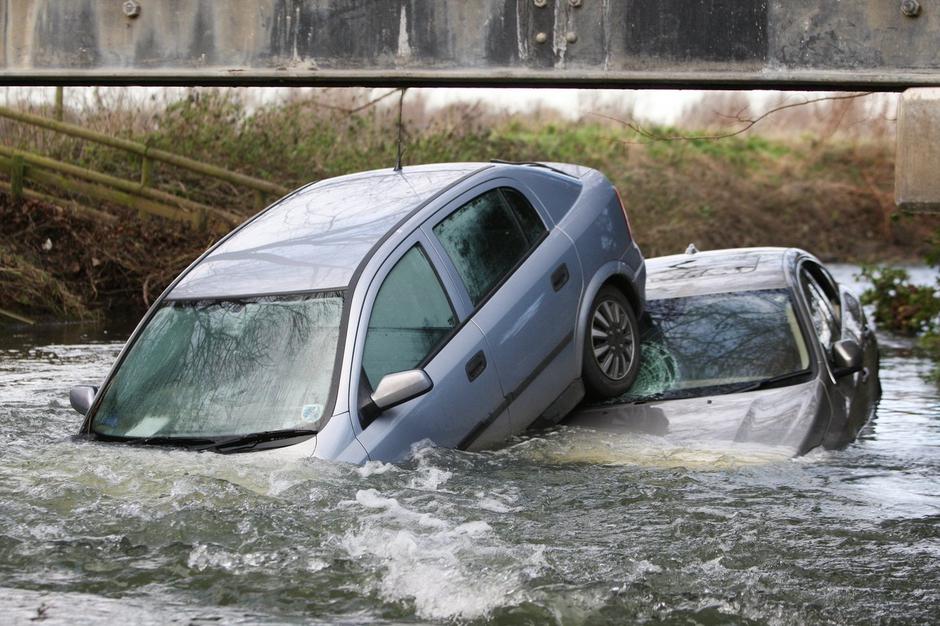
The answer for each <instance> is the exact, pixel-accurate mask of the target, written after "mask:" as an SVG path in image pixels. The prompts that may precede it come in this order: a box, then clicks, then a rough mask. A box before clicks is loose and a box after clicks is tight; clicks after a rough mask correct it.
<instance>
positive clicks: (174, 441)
mask: <svg viewBox="0 0 940 626" xmlns="http://www.w3.org/2000/svg"><path fill="white" fill-rule="evenodd" d="M123 440H124V441H127V443H130V444H133V445H140V446H176V447H179V448H193V449H195V450H205V449H206V448H211V447H212V446H213V445H215V443H216V441H215V440H214V439H208V438H206V437H165V436H159V435H157V436H153V437H140V438H130V439H123Z"/></svg>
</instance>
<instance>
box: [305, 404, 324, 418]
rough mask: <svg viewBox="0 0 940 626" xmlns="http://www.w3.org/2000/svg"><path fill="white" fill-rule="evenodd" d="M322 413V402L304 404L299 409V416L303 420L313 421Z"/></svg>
mask: <svg viewBox="0 0 940 626" xmlns="http://www.w3.org/2000/svg"><path fill="white" fill-rule="evenodd" d="M322 415H323V405H322V404H305V405H304V408H302V409H301V410H300V417H301V418H303V420H304V421H305V422H315V421H317V420H318V419H320V417H321V416H322Z"/></svg>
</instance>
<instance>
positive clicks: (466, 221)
mask: <svg viewBox="0 0 940 626" xmlns="http://www.w3.org/2000/svg"><path fill="white" fill-rule="evenodd" d="M546 232H547V231H546V228H545V224H543V223H542V220H541V218H540V217H539V216H538V213H536V212H535V209H534V208H533V207H532V205H531V204H529V201H528V200H526V199H525V196H523V195H522V194H521V193H519V192H518V191H516V190H515V189H509V188H500V189H493V190H491V191H487V192H486V193H484V194H482V195H480V196H478V197H476V198H474V199H473V200H471V201H470V202H468V203H467V204H465V205H463V206H462V207H460V208H459V209H457V210H456V211H454V212H453V213H451V214H450V215H449V216H448V217H447V218H445V219H444V220H443V221H442V222H441V223H440V224H438V225H437V226H435V227H434V234H435V235H437V238H438V239H439V240H440V242H441V245H442V246H443V247H444V250H445V251H446V252H447V255H448V256H449V257H450V259H451V261H453V263H454V266H455V267H456V268H457V272H458V273H459V274H460V278H461V279H462V280H463V283H464V285H465V286H466V288H467V292H468V293H469V294H470V301H471V302H472V303H473V305H474V306H477V305H478V304H479V303H480V302H482V301H483V300H484V299H485V298H486V297H487V296H488V295H489V294H490V292H491V291H492V290H493V289H494V288H495V287H496V286H497V285H498V284H499V283H500V281H502V280H503V278H505V277H506V276H507V275H508V274H509V273H510V272H511V271H512V270H513V268H515V266H516V265H517V264H518V263H519V262H520V261H521V260H522V259H523V258H524V257H525V256H526V254H528V252H529V250H530V249H532V248H533V247H534V246H535V245H537V244H538V242H539V241H541V238H542V237H543V236H544V235H545V233H546Z"/></svg>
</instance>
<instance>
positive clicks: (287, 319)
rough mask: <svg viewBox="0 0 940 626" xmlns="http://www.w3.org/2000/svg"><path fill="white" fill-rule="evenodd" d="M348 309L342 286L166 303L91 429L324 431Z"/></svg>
mask: <svg viewBox="0 0 940 626" xmlns="http://www.w3.org/2000/svg"><path fill="white" fill-rule="evenodd" d="M342 310H343V293H342V292H336V291H334V292H329V293H316V294H304V295H294V296H286V297H285V296H277V297H273V296H272V297H259V298H249V299H235V300H211V301H196V302H193V301H189V302H181V301H177V302H167V303H166V304H164V305H163V306H162V307H161V308H160V309H159V310H158V311H157V312H156V313H155V314H154V316H153V318H152V319H151V320H150V322H149V323H148V324H147V326H146V327H145V328H144V330H143V331H142V332H141V334H140V336H139V337H138V339H137V341H136V342H135V343H134V345H133V347H132V348H131V349H130V351H129V352H128V354H127V357H126V358H125V359H124V361H123V362H122V363H121V365H120V367H119V368H118V370H117V372H116V373H115V375H114V378H113V379H112V381H111V382H110V384H109V385H108V387H107V388H106V389H105V395H104V397H103V399H102V401H101V404H100V406H99V408H98V410H97V412H96V413H95V416H94V421H93V422H92V429H93V430H94V432H95V433H96V434H99V435H104V436H107V437H121V438H141V437H147V438H149V437H157V438H161V439H162V438H164V437H166V438H194V437H202V438H211V439H214V438H216V437H227V436H233V435H246V434H253V433H258V432H265V431H272V430H281V429H296V428H304V429H310V430H318V429H319V426H320V424H319V421H320V419H321V418H322V417H324V415H323V411H324V407H325V405H326V404H327V401H328V397H329V395H330V391H331V385H332V379H333V367H334V360H335V357H336V348H337V342H338V338H339V327H340V318H341V316H342ZM326 417H329V416H326Z"/></svg>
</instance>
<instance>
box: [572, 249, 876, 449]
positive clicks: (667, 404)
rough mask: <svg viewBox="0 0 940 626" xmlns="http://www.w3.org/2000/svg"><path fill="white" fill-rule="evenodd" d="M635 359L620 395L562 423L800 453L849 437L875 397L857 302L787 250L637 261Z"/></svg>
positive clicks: (871, 352)
mask: <svg viewBox="0 0 940 626" xmlns="http://www.w3.org/2000/svg"><path fill="white" fill-rule="evenodd" d="M647 269H648V272H649V274H648V287H647V306H646V311H647V315H648V318H647V322H648V323H645V324H644V329H643V330H642V331H641V333H642V334H641V337H642V345H643V348H642V350H643V365H642V367H641V370H640V372H639V375H638V376H637V379H636V382H635V383H634V385H633V387H632V388H631V389H630V390H629V391H628V392H627V393H625V394H624V395H623V396H621V397H619V398H616V399H613V400H609V401H606V402H601V403H595V404H593V405H589V406H585V407H583V408H581V409H579V410H578V411H576V412H575V413H573V414H572V415H571V417H570V418H569V420H568V423H569V424H573V425H581V426H588V427H594V428H600V429H617V430H620V429H625V430H636V431H640V432H646V433H651V434H657V435H665V436H668V437H670V438H672V439H678V440H682V441H689V442H701V441H705V440H713V441H734V442H749V443H759V444H763V445H768V446H780V447H784V448H786V449H788V450H790V451H791V452H792V453H793V454H803V453H805V452H807V451H808V450H810V449H812V448H815V447H817V446H823V447H825V448H838V447H841V446H844V445H846V444H847V443H849V442H851V441H853V440H854V439H855V437H856V435H857V434H858V432H859V430H860V429H861V427H862V426H863V425H864V424H865V423H866V422H867V421H868V419H869V417H870V416H871V415H872V413H873V411H874V409H875V405H876V402H877V401H878V399H879V397H880V394H881V386H880V383H879V379H878V344H877V340H876V338H875V333H874V332H873V330H872V328H871V327H870V326H869V324H868V321H867V319H866V316H865V313H864V311H863V310H862V307H861V305H860V304H859V301H858V299H857V298H856V297H855V296H853V295H852V294H851V293H849V292H848V291H846V290H845V289H844V288H842V287H840V286H839V285H838V283H836V281H835V280H834V279H833V278H832V275H831V274H830V273H829V272H828V271H827V270H826V268H825V267H824V266H823V264H822V263H820V262H819V260H818V259H816V258H815V257H813V256H812V255H810V254H808V253H806V252H804V251H802V250H797V249H781V248H751V249H738V250H716V251H711V252H698V251H696V250H695V249H694V247H690V250H689V251H688V253H686V254H682V255H677V256H667V257H661V258H655V259H648V260H647Z"/></svg>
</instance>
